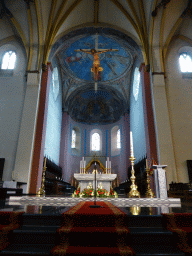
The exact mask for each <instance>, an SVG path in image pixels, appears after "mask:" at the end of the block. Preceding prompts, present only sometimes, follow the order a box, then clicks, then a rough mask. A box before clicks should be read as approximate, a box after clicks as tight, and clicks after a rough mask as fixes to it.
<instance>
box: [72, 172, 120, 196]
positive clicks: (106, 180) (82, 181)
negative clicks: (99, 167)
mask: <svg viewBox="0 0 192 256" xmlns="http://www.w3.org/2000/svg"><path fill="white" fill-rule="evenodd" d="M74 178H75V179H76V180H77V181H78V182H79V185H80V192H82V191H83V190H84V189H85V188H87V186H88V185H89V183H90V182H91V184H92V186H93V189H95V174H81V173H75V174H74ZM116 178H117V174H96V188H97V187H98V186H99V185H100V183H102V186H103V188H104V189H106V190H107V191H108V192H109V191H110V186H111V182H112V181H113V180H115V179H116Z"/></svg>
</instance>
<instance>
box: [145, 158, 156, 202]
mask: <svg viewBox="0 0 192 256" xmlns="http://www.w3.org/2000/svg"><path fill="white" fill-rule="evenodd" d="M149 172H150V169H149V167H148V162H147V159H146V173H147V191H146V194H145V196H146V197H149V198H153V197H155V195H154V193H153V191H152V189H151V187H150V178H149Z"/></svg>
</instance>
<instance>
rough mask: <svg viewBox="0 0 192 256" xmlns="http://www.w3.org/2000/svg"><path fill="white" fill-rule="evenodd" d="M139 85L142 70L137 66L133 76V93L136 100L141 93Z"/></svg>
mask: <svg viewBox="0 0 192 256" xmlns="http://www.w3.org/2000/svg"><path fill="white" fill-rule="evenodd" d="M139 85H140V72H139V68H138V67H136V68H135V72H134V78H133V95H134V98H135V100H136V101H137V99H138V95H139Z"/></svg>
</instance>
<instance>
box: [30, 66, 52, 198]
mask: <svg viewBox="0 0 192 256" xmlns="http://www.w3.org/2000/svg"><path fill="white" fill-rule="evenodd" d="M51 74H52V71H51V63H48V65H47V68H46V69H45V70H43V73H42V78H41V90H40V99H39V106H38V114H37V123H36V132H35V140H34V150H33V159H32V166H31V177H30V188H29V192H30V193H33V194H34V193H36V192H37V191H38V189H39V188H40V187H41V180H42V171H43V158H44V148H45V136H46V124H47V109H48V94H49V85H50V79H51Z"/></svg>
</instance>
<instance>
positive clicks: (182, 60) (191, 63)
mask: <svg viewBox="0 0 192 256" xmlns="http://www.w3.org/2000/svg"><path fill="white" fill-rule="evenodd" d="M179 64H180V69H181V72H192V57H191V56H190V55H189V54H188V53H182V54H180V56H179Z"/></svg>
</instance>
